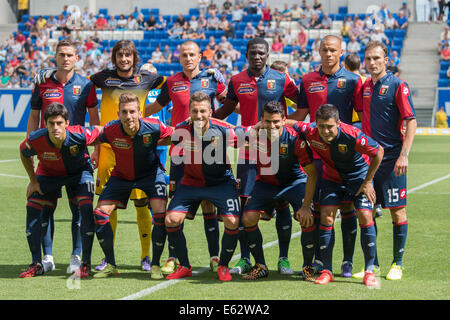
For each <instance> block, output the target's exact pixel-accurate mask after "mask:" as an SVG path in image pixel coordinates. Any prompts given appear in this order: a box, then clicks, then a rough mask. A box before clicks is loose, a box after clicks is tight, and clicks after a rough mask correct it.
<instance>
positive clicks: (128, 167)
mask: <svg viewBox="0 0 450 320" xmlns="http://www.w3.org/2000/svg"><path fill="white" fill-rule="evenodd" d="M139 122H140V128H139V131H138V132H137V133H136V135H135V136H134V137H131V136H129V135H127V134H126V133H125V131H124V129H123V127H122V123H121V122H120V120H113V121H111V122H109V123H108V124H107V125H106V126H105V127H104V128H103V130H102V132H101V133H100V136H99V139H100V141H101V142H106V143H109V144H110V145H111V148H112V149H113V151H114V155H115V158H116V165H115V166H114V169H113V171H112V172H111V175H112V176H115V177H119V178H121V179H123V180H128V181H134V180H137V179H140V178H142V177H145V176H148V175H150V174H153V173H155V172H156V170H157V168H158V167H161V168H162V169H164V167H163V166H162V165H161V162H160V160H159V157H158V154H157V153H156V146H157V143H158V140H159V139H163V138H166V137H168V136H170V135H171V134H172V133H173V129H172V128H171V127H168V126H166V125H165V124H163V123H162V122H161V121H159V120H158V119H155V118H141V119H139Z"/></svg>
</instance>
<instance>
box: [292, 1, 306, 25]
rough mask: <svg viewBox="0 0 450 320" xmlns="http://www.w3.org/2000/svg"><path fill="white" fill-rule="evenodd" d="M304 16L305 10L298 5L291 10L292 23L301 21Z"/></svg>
mask: <svg viewBox="0 0 450 320" xmlns="http://www.w3.org/2000/svg"><path fill="white" fill-rule="evenodd" d="M302 14H303V9H302V8H300V7H299V6H298V4H294V6H293V7H292V9H291V19H292V21H298V20H300V18H301V16H302Z"/></svg>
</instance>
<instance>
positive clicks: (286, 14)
mask: <svg viewBox="0 0 450 320" xmlns="http://www.w3.org/2000/svg"><path fill="white" fill-rule="evenodd" d="M291 19H292V14H291V9H290V8H289V5H288V4H287V3H285V4H284V7H283V10H282V11H281V20H283V21H291Z"/></svg>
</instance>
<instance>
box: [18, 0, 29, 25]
mask: <svg viewBox="0 0 450 320" xmlns="http://www.w3.org/2000/svg"><path fill="white" fill-rule="evenodd" d="M29 9H30V3H29V0H18V1H17V10H18V12H17V14H18V17H17V21H22V17H23V15H24V14H29Z"/></svg>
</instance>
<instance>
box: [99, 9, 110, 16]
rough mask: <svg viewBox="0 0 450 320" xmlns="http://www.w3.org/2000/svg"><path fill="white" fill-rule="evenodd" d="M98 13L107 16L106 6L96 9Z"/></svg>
mask: <svg viewBox="0 0 450 320" xmlns="http://www.w3.org/2000/svg"><path fill="white" fill-rule="evenodd" d="M98 14H99V15H100V14H103V15H104V16H105V17H107V16H108V9H107V8H100V9H98Z"/></svg>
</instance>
